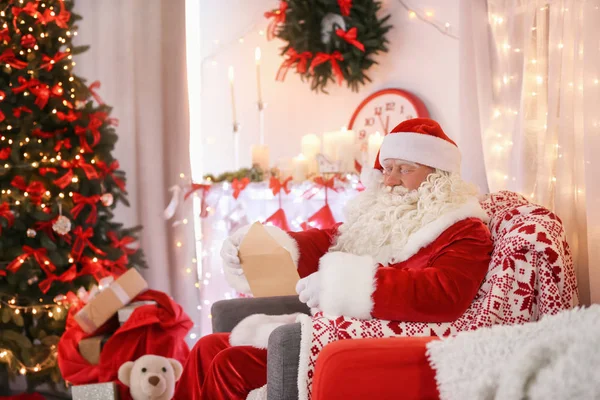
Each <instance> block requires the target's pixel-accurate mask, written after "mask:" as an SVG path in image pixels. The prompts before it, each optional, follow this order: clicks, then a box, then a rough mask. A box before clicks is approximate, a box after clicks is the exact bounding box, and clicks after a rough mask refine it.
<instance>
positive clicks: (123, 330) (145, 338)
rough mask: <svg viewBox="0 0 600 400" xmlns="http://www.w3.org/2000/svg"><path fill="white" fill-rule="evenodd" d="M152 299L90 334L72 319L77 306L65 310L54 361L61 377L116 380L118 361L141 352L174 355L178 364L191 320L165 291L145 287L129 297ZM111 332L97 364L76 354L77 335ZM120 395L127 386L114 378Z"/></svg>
mask: <svg viewBox="0 0 600 400" xmlns="http://www.w3.org/2000/svg"><path fill="white" fill-rule="evenodd" d="M144 300H153V301H155V302H156V303H157V307H155V306H142V307H140V308H138V309H136V310H135V311H134V313H133V314H132V315H131V317H130V318H129V319H128V320H127V321H126V322H125V323H124V324H123V326H121V327H119V324H118V321H117V318H116V316H115V317H113V318H112V319H111V320H110V321H108V322H107V323H106V324H104V325H103V326H101V327H100V328H99V329H98V330H97V331H96V332H94V333H93V334H91V335H88V334H86V333H85V332H84V331H83V330H82V329H81V328H80V327H79V325H78V324H77V323H76V322H75V320H74V319H73V315H75V313H76V312H77V311H78V309H75V308H73V309H71V310H69V317H68V319H67V329H66V330H65V333H64V334H63V336H62V337H61V339H60V342H59V343H58V364H59V367H60V370H61V373H62V375H63V378H64V379H65V380H66V381H68V382H70V383H71V384H73V385H85V384H90V383H103V382H112V381H118V378H117V374H118V371H119V367H120V366H121V364H123V363H125V362H127V361H135V360H136V359H138V358H139V357H141V356H143V355H145V354H155V355H159V356H163V357H169V358H175V359H176V360H179V361H180V362H181V363H182V364H184V363H185V360H186V358H187V356H188V354H189V348H188V345H187V344H186V342H185V340H184V339H185V336H186V334H187V332H188V331H189V330H190V329H191V328H192V326H193V323H192V321H191V320H190V318H189V317H188V316H187V314H185V313H184V312H183V309H182V308H181V306H180V305H179V304H177V303H175V302H174V301H173V300H172V299H171V298H170V297H169V296H167V295H166V294H165V293H162V292H158V291H155V290H148V291H146V292H144V293H142V294H140V295H139V296H137V297H136V298H134V299H133V300H132V301H144ZM108 332H114V334H112V336H111V337H110V338H109V339H108V341H107V342H106V344H105V345H104V347H103V349H102V353H101V354H100V362H99V364H98V365H91V364H89V363H88V362H87V361H86V360H85V359H84V358H83V357H82V356H81V354H79V350H78V343H79V341H80V340H81V339H85V338H86V337H90V336H97V335H101V334H104V333H108ZM118 384H119V391H120V395H121V399H123V400H127V399H131V396H130V395H129V389H128V388H127V387H126V386H125V385H123V384H121V383H120V382H118Z"/></svg>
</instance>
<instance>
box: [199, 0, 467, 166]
mask: <svg viewBox="0 0 600 400" xmlns="http://www.w3.org/2000/svg"><path fill="white" fill-rule="evenodd" d="M201 1H202V3H201V4H202V7H201V10H200V12H201V34H202V47H201V50H202V55H203V57H207V59H205V61H204V63H203V66H202V68H201V69H202V85H203V87H202V107H201V110H199V112H201V116H202V130H201V132H193V133H192V134H193V135H201V141H200V142H201V143H202V145H201V148H198V149H196V153H195V154H197V158H195V162H194V164H195V165H196V166H198V167H199V168H201V170H202V172H204V173H220V172H223V171H226V170H231V169H233V151H232V134H231V124H232V117H231V101H230V95H229V86H228V85H229V83H228V71H227V70H228V66H229V65H233V66H234V68H235V73H236V79H235V91H236V103H237V111H238V119H239V121H240V123H241V124H242V130H241V136H240V159H241V165H242V166H244V165H245V166H249V165H250V150H249V147H250V146H251V145H252V144H253V143H256V142H257V141H258V112H257V109H256V99H257V94H256V92H257V91H256V78H255V65H254V48H255V47H256V46H260V47H261V49H262V54H263V62H262V81H263V97H264V101H265V102H267V103H268V108H267V110H266V117H265V124H266V141H267V144H268V145H269V146H270V149H271V160H276V159H278V158H281V157H292V156H295V155H297V154H298V153H299V152H300V138H301V137H302V136H303V135H305V134H307V133H317V134H319V133H322V132H324V131H330V130H337V129H339V128H340V127H341V126H345V125H346V124H347V123H348V122H349V120H350V117H351V115H352V112H353V111H354V109H355V108H356V107H357V106H358V104H359V103H360V102H361V101H362V99H364V98H365V97H367V96H368V95H369V94H371V93H373V92H375V91H377V90H380V89H384V88H401V89H405V90H408V91H410V92H413V93H414V94H416V95H417V96H419V97H420V98H421V99H422V100H423V101H424V102H425V105H426V106H427V108H428V109H429V112H430V114H431V116H432V118H434V119H436V120H438V121H439V122H440V124H441V125H442V127H443V128H444V130H445V131H446V133H447V134H448V135H449V136H450V137H452V138H453V139H456V140H459V142H460V138H459V105H458V103H459V102H458V96H459V82H458V75H459V72H458V69H459V47H458V45H459V42H458V40H454V39H451V38H449V37H447V36H444V35H442V34H440V33H439V32H438V31H437V30H435V29H434V28H433V27H432V26H429V25H428V24H426V23H424V22H420V21H418V20H416V19H409V17H408V13H407V11H406V10H405V9H404V8H402V6H401V5H400V3H399V2H398V1H396V0H385V1H384V12H385V13H391V14H392V18H391V23H392V25H393V30H392V31H390V33H389V34H388V38H389V41H390V51H389V52H388V53H383V54H381V55H380V56H379V57H378V58H377V60H378V61H379V63H380V64H379V65H376V66H374V67H373V68H372V69H371V70H370V71H369V75H370V76H371V78H372V79H373V82H372V83H371V84H369V85H367V86H365V87H363V88H361V90H360V92H358V93H354V92H351V91H350V90H349V89H347V88H345V87H337V86H336V87H334V86H333V85H332V86H331V90H330V94H329V95H326V94H316V93H314V92H312V91H311V90H310V87H309V85H308V84H307V83H303V82H301V80H300V78H299V76H298V75H297V74H296V73H295V72H293V70H290V72H289V73H288V75H287V79H286V81H285V82H283V83H282V82H276V81H275V74H276V72H277V69H278V68H279V65H280V64H281V61H282V58H281V56H280V55H279V48H280V47H281V45H282V43H283V42H281V41H279V40H274V41H271V42H268V41H267V40H266V38H265V37H264V36H260V35H259V34H258V30H259V29H262V28H264V27H265V26H266V20H265V19H264V18H261V16H262V14H263V12H264V11H266V10H268V9H270V8H274V7H276V5H277V4H278V3H277V2H276V1H273V0H253V1H243V0H235V1H234V0H230V1H217V0H201ZM407 3H408V4H409V5H412V6H418V7H419V9H421V10H425V9H431V10H433V11H434V12H435V17H436V19H438V20H441V21H444V22H446V21H447V22H449V23H450V24H451V25H452V26H453V27H454V28H457V25H458V22H459V15H458V14H459V12H458V3H459V1H458V0H428V1H415V0H413V1H408V2H407ZM232 10H235V11H232ZM256 22H258V25H257V26H256V27H255V28H254V29H253V30H251V32H250V33H249V34H248V35H246V36H245V37H244V43H243V44H240V43H239V42H238V38H239V37H240V36H241V35H242V34H243V33H244V32H245V31H247V30H248V28H250V27H251V26H252V25H253V24H254V23H256ZM232 27H235V29H232ZM455 31H456V32H458V29H455ZM215 40H218V41H219V43H218V44H215V42H214V41H215ZM218 48H221V50H220V51H218V52H217V53H216V54H215V52H216V51H217V49H218ZM211 55H213V56H211ZM194 111H195V110H192V113H193V112H194ZM463 153H464V150H463ZM464 156H465V157H468V154H464ZM193 158H194V157H193ZM200 165H201V167H200Z"/></svg>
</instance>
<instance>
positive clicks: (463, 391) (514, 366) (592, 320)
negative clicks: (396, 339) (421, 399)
mask: <svg viewBox="0 0 600 400" xmlns="http://www.w3.org/2000/svg"><path fill="white" fill-rule="evenodd" d="M428 357H429V361H430V364H431V365H432V367H433V368H434V369H435V371H436V380H437V384H438V389H439V391H440V397H441V399H442V400H463V399H472V400H478V399H481V400H492V399H493V400H521V399H528V400H547V399H600V305H593V306H591V307H589V308H576V309H572V310H568V311H563V312H561V313H559V314H557V315H553V316H547V317H544V318H542V319H541V320H540V321H538V322H532V323H527V324H523V325H513V326H493V327H491V328H483V329H480V330H476V331H472V332H462V333H459V334H458V335H456V336H454V337H449V338H443V339H442V340H440V341H434V342H431V343H430V344H429V345H428Z"/></svg>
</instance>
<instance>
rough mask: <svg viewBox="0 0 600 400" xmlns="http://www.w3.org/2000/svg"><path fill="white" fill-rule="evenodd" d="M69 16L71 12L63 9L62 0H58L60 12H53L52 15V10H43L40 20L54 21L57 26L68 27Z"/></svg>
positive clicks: (45, 21)
mask: <svg viewBox="0 0 600 400" xmlns="http://www.w3.org/2000/svg"><path fill="white" fill-rule="evenodd" d="M70 18H71V13H70V12H68V11H67V10H65V4H64V2H63V0H60V12H59V13H58V15H56V14H55V15H54V16H53V15H52V11H50V10H46V12H44V15H43V18H42V20H43V21H44V23H46V24H48V23H50V22H52V21H54V23H55V24H56V26H58V27H59V28H62V29H67V28H68V27H69V26H68V24H67V23H68V22H69V19H70Z"/></svg>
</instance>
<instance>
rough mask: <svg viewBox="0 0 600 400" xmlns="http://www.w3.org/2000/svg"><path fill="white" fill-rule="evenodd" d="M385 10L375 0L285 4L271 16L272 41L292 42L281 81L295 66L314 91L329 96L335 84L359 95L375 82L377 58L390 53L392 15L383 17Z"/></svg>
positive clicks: (286, 51) (280, 73) (285, 50)
mask: <svg viewBox="0 0 600 400" xmlns="http://www.w3.org/2000/svg"><path fill="white" fill-rule="evenodd" d="M380 9H381V2H380V1H373V0H281V1H280V4H279V8H278V9H275V10H272V11H269V12H266V13H265V17H267V18H269V19H270V20H271V21H270V23H269V27H268V29H267V38H268V39H269V40H271V39H273V38H275V37H277V38H279V39H281V40H283V41H285V42H287V43H286V45H285V46H284V47H283V48H282V51H281V54H282V55H283V56H284V57H285V60H284V61H283V63H282V64H281V67H280V68H279V71H278V72H277V77H276V79H277V80H280V81H283V80H284V79H285V76H286V74H287V72H288V71H289V69H290V68H293V67H295V70H296V72H297V73H298V74H300V76H301V77H302V80H308V81H310V85H311V89H312V90H315V91H319V90H320V91H323V92H325V93H327V91H326V87H327V84H328V82H329V81H330V80H331V81H335V82H337V83H338V85H341V84H342V83H343V82H344V81H346V82H347V85H348V87H350V88H351V89H352V90H353V91H358V89H359V87H360V85H364V84H365V82H366V81H369V82H370V81H371V79H370V78H369V76H367V75H366V71H367V70H368V69H369V68H370V67H371V66H372V65H373V64H376V63H377V62H376V61H375V60H374V56H375V55H376V54H377V53H379V52H387V51H388V48H387V43H388V40H387V39H386V37H385V35H386V33H387V32H388V31H389V30H390V29H391V28H392V26H391V25H387V22H388V20H389V18H390V15H387V16H385V17H383V18H381V19H380V18H378V17H377V13H378V11H379V10H380Z"/></svg>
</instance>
